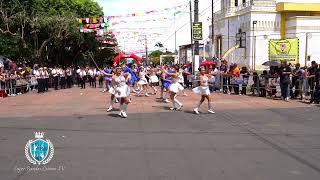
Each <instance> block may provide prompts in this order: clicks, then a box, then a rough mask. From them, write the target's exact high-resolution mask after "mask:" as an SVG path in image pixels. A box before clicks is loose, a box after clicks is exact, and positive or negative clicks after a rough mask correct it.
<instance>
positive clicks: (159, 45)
mask: <svg viewBox="0 0 320 180" xmlns="http://www.w3.org/2000/svg"><path fill="white" fill-rule="evenodd" d="M154 46H155V47H158V48H159V50H160V48H163V44H162V43H161V42H157V44H156V45H154Z"/></svg>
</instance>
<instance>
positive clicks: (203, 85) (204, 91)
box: [192, 67, 215, 114]
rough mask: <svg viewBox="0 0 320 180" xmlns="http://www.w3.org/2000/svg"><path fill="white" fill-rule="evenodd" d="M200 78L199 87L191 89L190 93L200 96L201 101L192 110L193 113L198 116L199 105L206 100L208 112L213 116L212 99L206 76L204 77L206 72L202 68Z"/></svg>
mask: <svg viewBox="0 0 320 180" xmlns="http://www.w3.org/2000/svg"><path fill="white" fill-rule="evenodd" d="M199 69H200V77H199V82H200V86H198V87H196V88H193V89H192V91H193V92H194V93H196V94H200V95H201V100H200V102H199V103H198V105H197V107H196V108H195V109H193V111H194V112H195V113H196V114H200V113H199V108H200V106H201V104H202V103H203V101H204V100H205V99H207V100H208V112H209V113H211V114H214V113H215V112H214V111H213V109H212V104H211V102H212V99H211V95H210V89H209V86H208V80H209V78H208V76H207V75H206V70H205V68H204V67H200V68H199Z"/></svg>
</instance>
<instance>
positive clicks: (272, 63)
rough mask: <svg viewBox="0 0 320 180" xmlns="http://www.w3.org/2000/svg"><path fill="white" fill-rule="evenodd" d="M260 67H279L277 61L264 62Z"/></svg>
mask: <svg viewBox="0 0 320 180" xmlns="http://www.w3.org/2000/svg"><path fill="white" fill-rule="evenodd" d="M262 65H264V66H280V63H279V61H266V62H264V63H263V64H262Z"/></svg>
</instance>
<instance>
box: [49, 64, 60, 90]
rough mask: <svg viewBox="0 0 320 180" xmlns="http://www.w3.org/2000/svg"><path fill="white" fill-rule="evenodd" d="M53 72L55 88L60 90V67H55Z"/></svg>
mask: <svg viewBox="0 0 320 180" xmlns="http://www.w3.org/2000/svg"><path fill="white" fill-rule="evenodd" d="M51 74H52V76H53V84H54V89H55V90H58V86H59V71H58V68H57V67H55V68H53V69H52V71H51Z"/></svg>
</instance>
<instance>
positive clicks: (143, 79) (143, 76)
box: [137, 66, 149, 97]
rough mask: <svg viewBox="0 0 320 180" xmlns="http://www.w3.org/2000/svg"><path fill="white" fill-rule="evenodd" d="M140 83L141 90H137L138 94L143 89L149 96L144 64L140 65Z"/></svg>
mask: <svg viewBox="0 0 320 180" xmlns="http://www.w3.org/2000/svg"><path fill="white" fill-rule="evenodd" d="M138 85H140V90H139V91H138V92H137V96H140V94H141V92H142V91H146V94H145V96H147V97H148V96H149V94H148V80H147V78H146V71H145V69H144V67H142V66H141V67H140V72H139V81H138Z"/></svg>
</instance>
